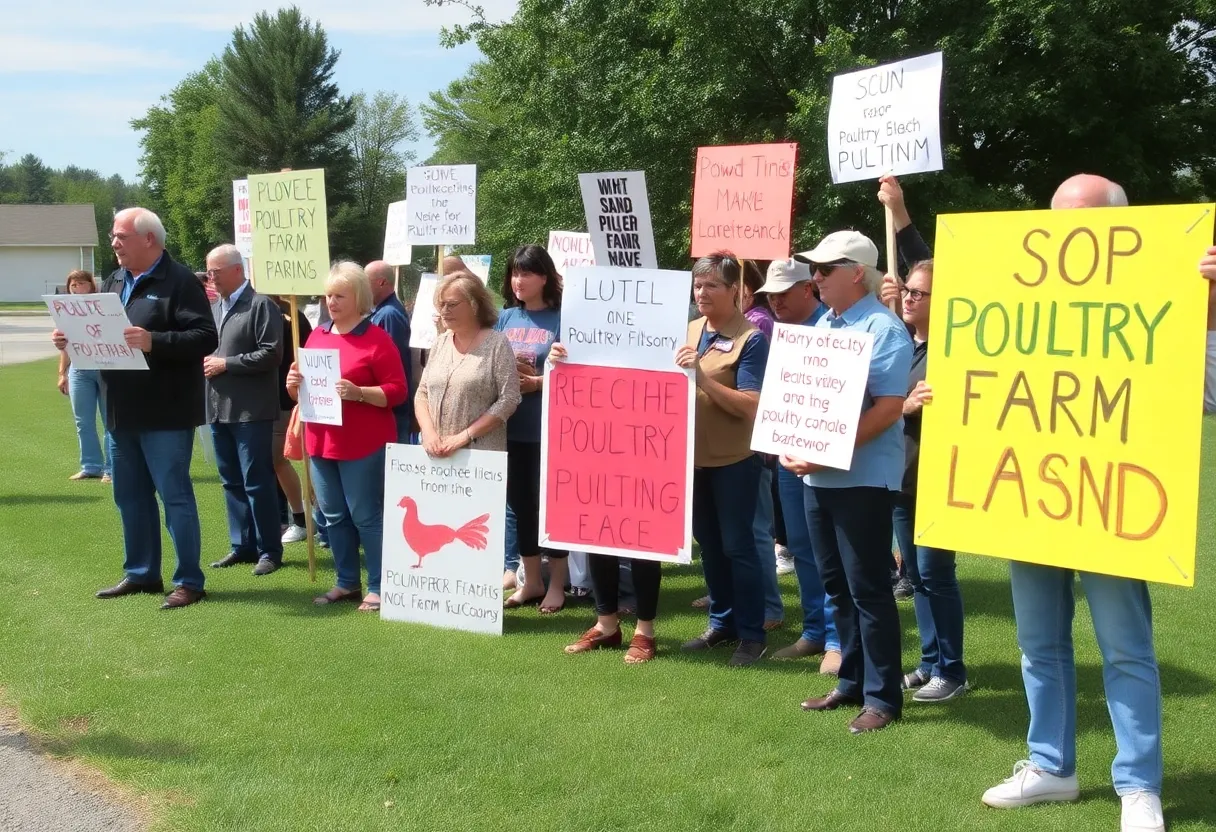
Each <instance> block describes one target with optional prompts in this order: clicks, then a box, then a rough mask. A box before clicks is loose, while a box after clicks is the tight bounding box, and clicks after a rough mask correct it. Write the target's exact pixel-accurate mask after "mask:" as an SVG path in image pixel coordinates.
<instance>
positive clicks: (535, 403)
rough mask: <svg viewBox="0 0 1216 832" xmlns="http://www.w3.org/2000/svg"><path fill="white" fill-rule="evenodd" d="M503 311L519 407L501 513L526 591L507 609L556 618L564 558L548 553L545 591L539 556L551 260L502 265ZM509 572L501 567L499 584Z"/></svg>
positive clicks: (530, 258) (510, 429) (557, 281)
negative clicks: (505, 512) (535, 610)
mask: <svg viewBox="0 0 1216 832" xmlns="http://www.w3.org/2000/svg"><path fill="white" fill-rule="evenodd" d="M502 299H503V306H504V308H503V310H502V311H501V312H499V313H498V323H497V324H496V325H495V327H494V328H495V329H497V330H498V331H499V332H501V333H502V334H503V335H505V336H506V338H507V341H509V342H510V344H511V349H512V351H513V352H514V353H515V368H516V371H517V372H518V373H519V392H520V396H521V397H520V402H519V407H518V408H517V409H516V410H515V413H514V415H512V416H511V418H510V420H508V422H507V507H508V509H509V510H510V512H511V513H512V514H513V515H514V517H515V523H516V536H517V538H518V540H519V554H520V559H521V560H522V561H523V564H524V583H523V586H520V587H518V588H517V589H516V590H515V593H514V594H513V595H511V597H509V598H508V599H507V600H506V604H505V606H507V607H519V606H523V605H524V604H531V603H535V602H539V603H540V611H541V612H542V613H546V614H548V613H555V612H558V611H559V610H561V609H562V607H563V606H564V605H565V602H566V578H567V575H568V571H569V570H568V565H567V563H566V552H557V551H549V552H547V554H548V555H549V588H548V590H547V591H546V589H545V580H544V575H543V574H542V572H541V561H540V559H541V550H540V477H541V470H540V430H541V424H540V421H541V419H540V417H541V389H542V387H543V386H544V366H545V365H544V362H545V360H546V359H547V358H548V356H549V348H550V347H552V346H553V342H554V341H556V340H557V334H558V332H559V331H560V329H561V306H562V279H561V276H560V275H558V273H557V267H556V266H554V265H553V259H552V258H551V257H550V256H549V253H548V252H547V251H545V250H544V249H543V248H541V247H540V246H535V245H527V246H520V247H519V248H517V249H516V250H515V252H514V253H513V254H512V255H511V256H510V258H508V259H507V268H506V272H505V274H504V275H503V280H502ZM507 571H509V565H508V564H507V563H505V562H504V564H503V573H504V574H503V577H504V581H505V580H506V572H507Z"/></svg>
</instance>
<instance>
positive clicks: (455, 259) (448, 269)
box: [443, 254, 472, 277]
mask: <svg viewBox="0 0 1216 832" xmlns="http://www.w3.org/2000/svg"><path fill="white" fill-rule="evenodd" d="M454 272H468V273H469V274H472V272H469V267H468V266H466V265H465V264H464V261H463V260H461V259H460V257H459V256H458V255H455V254H449V255H448V256H447V257H445V258H443V276H444V277H447V276H448V275H450V274H453V273H454Z"/></svg>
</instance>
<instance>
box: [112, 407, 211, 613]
mask: <svg viewBox="0 0 1216 832" xmlns="http://www.w3.org/2000/svg"><path fill="white" fill-rule="evenodd" d="M110 436H111V444H110V448H111V452H112V454H113V457H112V460H111V463H112V465H113V468H114V473H113V476H114V504H115V505H116V506H118V515H119V517H120V518H121V519H122V537H123V552H124V557H123V565H122V568H123V571H124V572H125V573H126V574H127V577H128V578H130V579H131V580H132V581H135V582H136V583H141V584H150V583H156V582H157V581H160V580H161V572H160V566H161V548H160V512H159V510H158V508H157V505H156V497H157V495H159V496H160V501H161V503H162V504H163V505H164V507H165V527H166V528H167V529H168V530H169V537H170V538H171V539H172V540H173V548H174V549H175V550H176V552H177V569H176V570H174V572H173V583H174V585H175V586H184V587H188V588H189V589H195V590H199V591H201V590H202V589H203V570H202V569H201V568H200V567H199V557H200V555H201V551H202V538H201V534H200V532H199V523H198V503H196V502H195V500H194V483H192V482H191V481H190V457H191V455H192V454H193V452H194V429H193V428H190V429H186V430H145V431H135V430H116V431H114V432H113V433H112V434H111V435H110Z"/></svg>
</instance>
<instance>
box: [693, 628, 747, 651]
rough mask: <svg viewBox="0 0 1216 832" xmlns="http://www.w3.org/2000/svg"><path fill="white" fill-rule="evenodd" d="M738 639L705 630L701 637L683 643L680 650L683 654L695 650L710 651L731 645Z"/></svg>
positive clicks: (718, 631)
mask: <svg viewBox="0 0 1216 832" xmlns="http://www.w3.org/2000/svg"><path fill="white" fill-rule="evenodd" d="M738 640H739V639H737V638H735V637H734V636H731V635H728V634H726V633H724V632H722V631H721V630H706V631H705V632H703V633H701V635H699V636H697V637H696V638H694V639H693V640H692V641H686V642H684V646H683V647H681V648H680V649H681V650H684V651H685V652H689V653H691V652H693V651H695V650H712V649H713V648H715V647H717V646H719V645H721V644H732V643H734V642H736V641H738Z"/></svg>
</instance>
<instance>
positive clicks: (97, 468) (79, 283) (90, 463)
mask: <svg viewBox="0 0 1216 832" xmlns="http://www.w3.org/2000/svg"><path fill="white" fill-rule="evenodd" d="M67 288H68V294H71V295H93V294H97V281H96V280H94V279H93V273H92V272H86V271H84V270H83V269H75V270H73V271H71V272H69V273H68V279H67ZM56 386H57V387H58V388H59V392H60V393H62V394H64V395H65V396H67V397H68V398H69V400H71V402H72V415H73V416H74V417H75V419H76V440H77V442H78V443H79V444H80V470H79V471H77V472H76V473H75V474H72V476H70V477H68V479H69V480H72V481H79V480H95V479H100V480H101V481H102V482H110V432H109V431H107V430H105V429H104V428H105V424H106V402H105V393H104V391H103V390H102V387H101V371H100V370H79V369H77V368H76V367H73V366H72V359H71V358H70V357H69V355H68V351H67V350H60V351H59V375H58V378H57V381H56ZM98 411H100V412H101V426H102V429H103V432H102V441H101V442H98V441H97V414H98Z"/></svg>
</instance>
